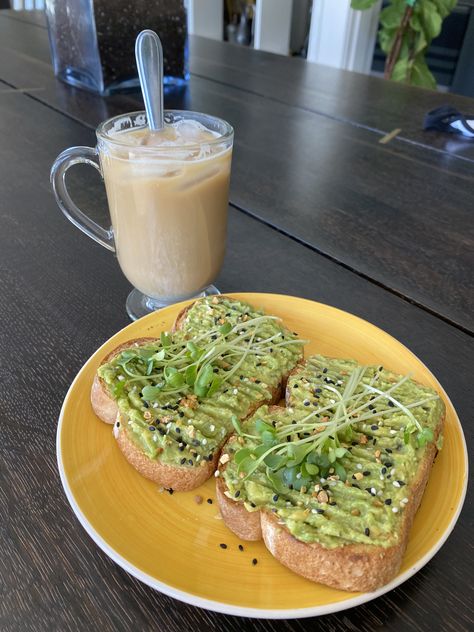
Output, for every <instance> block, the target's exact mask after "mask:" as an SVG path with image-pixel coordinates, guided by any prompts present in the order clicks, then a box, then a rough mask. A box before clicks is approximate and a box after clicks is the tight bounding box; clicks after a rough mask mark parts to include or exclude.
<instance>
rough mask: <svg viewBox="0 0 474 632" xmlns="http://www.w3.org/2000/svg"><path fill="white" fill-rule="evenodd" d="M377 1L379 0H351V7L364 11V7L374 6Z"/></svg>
mask: <svg viewBox="0 0 474 632" xmlns="http://www.w3.org/2000/svg"><path fill="white" fill-rule="evenodd" d="M376 2H377V0H351V9H356V11H363V10H364V9H370V8H371V7H373V6H374V4H375V3H376Z"/></svg>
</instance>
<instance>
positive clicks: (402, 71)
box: [392, 58, 409, 81]
mask: <svg viewBox="0 0 474 632" xmlns="http://www.w3.org/2000/svg"><path fill="white" fill-rule="evenodd" d="M408 68H409V64H408V59H407V58H405V59H399V60H398V61H397V63H396V64H395V66H394V68H393V72H392V80H393V81H406V80H407V75H408Z"/></svg>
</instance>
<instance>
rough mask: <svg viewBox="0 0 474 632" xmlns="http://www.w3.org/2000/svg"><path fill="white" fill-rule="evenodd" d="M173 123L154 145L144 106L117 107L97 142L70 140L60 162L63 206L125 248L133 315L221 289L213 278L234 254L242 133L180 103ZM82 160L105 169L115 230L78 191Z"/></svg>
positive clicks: (56, 182) (56, 178) (89, 231)
mask: <svg viewBox="0 0 474 632" xmlns="http://www.w3.org/2000/svg"><path fill="white" fill-rule="evenodd" d="M169 130H171V131H170V134H171V135H170V138H169V140H165V142H163V140H161V141H159V143H160V144H154V142H153V138H154V137H153V133H151V134H148V135H146V133H147V132H149V130H148V128H147V120H146V114H145V112H132V113H129V114H124V115H121V116H116V117H114V118H112V119H109V120H108V121H105V122H103V123H101V124H100V125H99V127H98V128H97V130H96V135H97V146H96V148H94V149H93V148H92V147H71V148H70V149H67V150H66V151H63V152H62V153H61V154H60V155H59V156H58V157H57V159H56V161H55V162H54V164H53V167H52V169H51V183H52V186H53V190H54V194H55V196H56V201H57V203H58V206H59V208H60V209H61V210H62V212H63V213H64V214H65V215H66V217H67V218H68V219H69V220H70V221H71V222H72V223H73V224H74V225H75V226H77V227H78V228H80V229H81V230H82V231H83V232H84V233H86V235H89V237H92V239H94V240H95V241H97V242H98V243H99V244H102V246H104V247H105V248H108V249H109V250H112V251H113V252H115V253H116V255H117V259H118V262H119V264H120V267H121V269H122V272H123V273H124V275H125V276H126V278H127V279H128V280H129V281H130V283H131V284H132V285H133V286H134V288H135V289H134V290H132V292H131V293H130V294H129V296H128V298H127V302H126V307H127V312H128V314H129V316H130V318H132V320H135V319H137V318H140V317H141V316H144V315H145V314H148V313H150V312H152V311H155V310H157V309H160V308H162V307H164V306H166V305H169V304H171V303H175V302H177V301H181V300H185V299H189V298H194V297H198V296H205V295H209V294H218V293H219V290H218V289H217V288H216V287H214V286H213V285H212V283H213V282H214V281H215V279H216V277H217V276H218V274H219V272H220V269H221V266H222V262H223V259H224V253H225V244H226V233H227V205H228V200H229V180H230V166H231V157H232V144H233V137H234V132H233V129H232V127H231V126H230V125H229V124H228V123H226V122H225V121H223V120H221V119H218V118H215V117H213V116H208V115H206V114H200V113H198V112H188V111H186V112H185V111H178V110H166V111H165V132H166V131H169ZM176 130H178V131H176ZM160 134H161V132H159V133H158V135H160ZM144 139H147V140H146V142H144ZM77 163H87V164H90V165H92V166H93V167H95V168H96V169H97V170H98V171H99V173H100V174H101V176H102V178H103V180H104V183H105V189H106V193H107V201H108V206H109V212H110V217H111V221H112V226H111V228H110V229H106V228H103V227H101V226H99V225H98V224H97V223H96V222H94V221H93V220H92V219H91V218H90V217H88V216H87V215H86V214H85V213H83V212H82V211H81V210H80V209H79V208H78V207H77V206H76V205H75V204H74V202H73V201H72V199H71V197H70V196H69V193H68V191H67V189H66V185H65V176H66V172H67V170H68V169H69V167H71V166H72V165H74V164H77Z"/></svg>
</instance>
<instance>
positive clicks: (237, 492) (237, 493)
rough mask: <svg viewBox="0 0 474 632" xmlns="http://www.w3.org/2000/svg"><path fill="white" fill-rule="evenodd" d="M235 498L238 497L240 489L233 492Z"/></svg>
mask: <svg viewBox="0 0 474 632" xmlns="http://www.w3.org/2000/svg"><path fill="white" fill-rule="evenodd" d="M234 496H235V498H238V497H239V496H240V489H238V490H237V491H236V492H235V494H234Z"/></svg>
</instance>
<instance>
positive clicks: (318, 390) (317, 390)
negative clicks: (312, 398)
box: [314, 388, 322, 393]
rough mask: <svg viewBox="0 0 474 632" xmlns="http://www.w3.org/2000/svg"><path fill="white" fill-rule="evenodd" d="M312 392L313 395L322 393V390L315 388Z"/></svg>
mask: <svg viewBox="0 0 474 632" xmlns="http://www.w3.org/2000/svg"><path fill="white" fill-rule="evenodd" d="M314 392H315V393H321V392H322V389H321V388H315V389H314Z"/></svg>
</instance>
